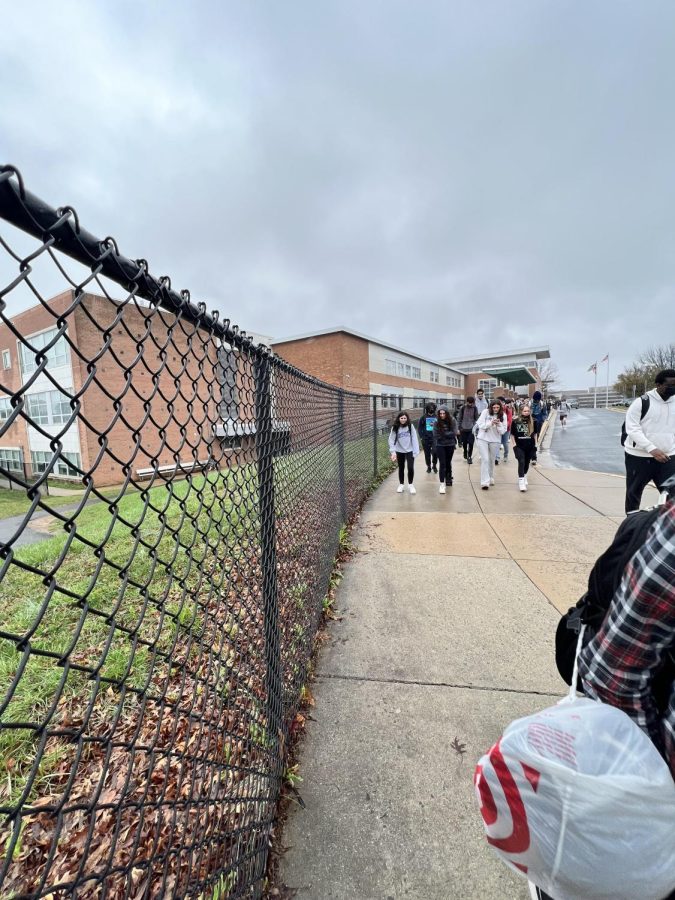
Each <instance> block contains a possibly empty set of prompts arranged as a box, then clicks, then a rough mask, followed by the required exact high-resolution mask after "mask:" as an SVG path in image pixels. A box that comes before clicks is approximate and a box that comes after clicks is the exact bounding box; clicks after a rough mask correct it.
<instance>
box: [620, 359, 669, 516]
mask: <svg viewBox="0 0 675 900" xmlns="http://www.w3.org/2000/svg"><path fill="white" fill-rule="evenodd" d="M654 381H655V384H656V387H655V388H654V390H651V391H648V392H647V393H646V394H645V395H644V397H638V398H637V399H635V400H633V402H632V403H631V405H630V406H629V407H628V410H627V412H626V442H625V444H624V446H623V449H624V450H625V456H626V513H627V514H628V513H629V512H633V511H634V510H636V509H640V501H641V499H642V492H643V491H644V489H645V488H646V486H647V485H648V484H649V482H650V481H653V482H654V484H655V485H656V487H657V488H658V489H659V490H662V489H663V485H664V484H665V482H666V481H667V480H668V478H670V477H671V476H672V475H675V369H664V370H663V371H662V372H659V373H658V375H657V376H656V378H655V379H654Z"/></svg>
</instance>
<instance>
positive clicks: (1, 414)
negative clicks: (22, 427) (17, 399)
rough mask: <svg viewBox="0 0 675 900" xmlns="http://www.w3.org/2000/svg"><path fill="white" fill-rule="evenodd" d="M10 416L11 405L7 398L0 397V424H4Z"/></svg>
mask: <svg viewBox="0 0 675 900" xmlns="http://www.w3.org/2000/svg"><path fill="white" fill-rule="evenodd" d="M11 414H12V404H11V403H10V402H9V397H0V422H6V421H7V419H9V417H10V415H11Z"/></svg>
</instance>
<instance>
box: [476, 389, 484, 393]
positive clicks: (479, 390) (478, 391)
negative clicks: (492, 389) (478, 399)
mask: <svg viewBox="0 0 675 900" xmlns="http://www.w3.org/2000/svg"><path fill="white" fill-rule="evenodd" d="M476 393H477V394H484V393H485V391H484V390H483V388H478V390H477V391H476Z"/></svg>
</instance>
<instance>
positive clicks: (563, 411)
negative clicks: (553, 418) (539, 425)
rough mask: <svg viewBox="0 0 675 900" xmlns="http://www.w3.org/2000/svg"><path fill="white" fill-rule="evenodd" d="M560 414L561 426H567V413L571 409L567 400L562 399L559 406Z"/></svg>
mask: <svg viewBox="0 0 675 900" xmlns="http://www.w3.org/2000/svg"><path fill="white" fill-rule="evenodd" d="M558 409H559V413H558V415H559V416H560V427H561V428H567V414H568V412H569V411H570V405H569V403H568V402H567V400H561V401H560V405H559V406H558Z"/></svg>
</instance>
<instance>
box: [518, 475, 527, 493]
mask: <svg viewBox="0 0 675 900" xmlns="http://www.w3.org/2000/svg"><path fill="white" fill-rule="evenodd" d="M518 487H519V488H520V490H521V491H526V490H527V485H526V484H525V479H524V478H519V479H518Z"/></svg>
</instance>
